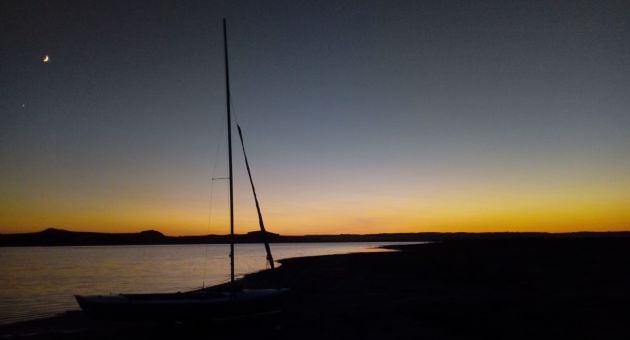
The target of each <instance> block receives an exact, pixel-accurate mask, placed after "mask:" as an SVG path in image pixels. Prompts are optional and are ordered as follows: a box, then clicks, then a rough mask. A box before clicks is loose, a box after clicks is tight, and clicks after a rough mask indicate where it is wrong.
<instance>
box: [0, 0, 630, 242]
mask: <svg viewBox="0 0 630 340" xmlns="http://www.w3.org/2000/svg"><path fill="white" fill-rule="evenodd" d="M224 16H225V17H227V19H228V29H229V37H230V41H229V43H230V53H231V57H230V60H231V77H232V79H231V80H232V94H233V107H234V110H235V112H236V116H237V118H238V120H239V123H240V124H241V126H242V127H243V129H244V132H245V138H246V144H247V146H248V154H249V156H250V163H251V166H252V170H253V174H254V180H255V181H256V184H257V191H258V193H259V196H260V199H261V205H262V209H263V214H264V216H265V219H266V222H267V225H268V229H270V230H271V231H274V232H280V233H283V234H314V233H375V232H409V231H496V230H502V231H504V230H507V231H554V232H556V231H577V230H628V229H630V208H628V207H630V44H629V42H630V5H629V3H628V1H625V0H622V1H575V0H571V1H535V0H528V1H518V2H517V1H514V2H512V1H496V2H493V1H446V0H438V1H296V0H287V1H172V2H165V1H22V0H19V1H18V0H9V1H2V2H1V3H0V39H1V44H0V46H2V47H1V48H0V233H13V232H30V231H37V230H41V229H43V228H46V227H49V226H56V227H59V228H65V229H71V230H86V231H88V230H89V231H112V232H135V231H140V230H144V229H149V228H152V229H157V230H160V231H162V232H164V233H166V234H170V235H183V234H207V233H218V234H223V233H227V232H228V228H227V204H226V202H227V191H226V189H227V183H226V182H225V181H221V180H218V181H214V184H213V185H212V186H211V181H210V178H211V177H212V176H214V177H224V176H225V175H226V174H227V169H226V164H227V162H226V157H227V156H226V142H225V138H226V137H225V128H224V125H225V89H224V75H223V72H224V69H223V61H222V53H223V52H222V36H221V18H222V17H224ZM47 54H48V55H49V56H50V62H49V63H43V62H42V58H43V56H44V55H47ZM235 142H236V139H235ZM235 145H236V146H237V147H240V146H239V144H235ZM235 169H236V170H235V171H236V172H235V186H236V197H235V199H236V216H237V217H236V223H237V224H236V231H237V232H246V231H250V230H255V229H257V228H258V226H257V221H256V215H255V210H254V204H253V199H252V196H251V192H250V190H249V186H248V185H249V184H248V182H247V178H246V173H245V169H244V163H243V161H242V154H241V153H240V150H239V149H235ZM210 206H212V208H210Z"/></svg>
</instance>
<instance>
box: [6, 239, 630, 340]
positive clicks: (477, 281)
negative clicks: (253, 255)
mask: <svg viewBox="0 0 630 340" xmlns="http://www.w3.org/2000/svg"><path fill="white" fill-rule="evenodd" d="M385 248H386V249H392V248H393V249H396V250H400V251H396V252H372V253H353V254H342V255H322V256H312V257H298V258H290V259H285V260H281V263H282V265H281V266H280V267H278V268H277V269H276V270H275V271H273V272H272V271H270V270H264V271H260V272H256V273H252V274H248V275H246V276H245V277H243V278H242V282H243V284H244V285H245V286H246V287H247V288H267V287H274V286H275V287H287V288H290V289H291V291H290V294H289V296H288V301H287V305H286V312H285V313H284V314H283V315H282V317H281V318H280V319H275V320H273V321H271V322H267V321H266V322H264V323H262V324H257V326H255V327H254V326H252V327H246V328H244V329H239V330H238V331H237V332H236V333H234V330H233V327H229V326H225V327H224V326H222V325H217V324H212V327H205V326H204V327H199V325H196V326H195V327H184V326H179V325H172V326H165V325H152V324H147V323H142V324H140V323H120V322H107V321H94V320H89V319H87V318H86V317H85V316H84V315H83V314H81V313H80V312H78V311H70V312H66V313H64V314H61V315H59V316H55V317H52V318H46V319H38V320H30V321H23V322H18V323H13V324H7V325H2V326H0V334H2V335H3V337H5V338H6V337H11V338H29V339H45V338H50V337H55V338H71V339H78V338H85V337H91V338H96V339H107V338H111V337H117V338H122V339H131V338H137V337H138V336H159V335H164V334H172V335H173V336H181V337H183V338H195V337H198V336H200V335H205V334H212V336H213V337H214V338H218V339H224V338H225V339H227V338H232V339H234V338H236V339H241V338H242V339H245V338H251V337H252V336H257V335H259V334H262V335H263V336H266V337H268V338H281V339H293V338H298V337H299V338H302V339H321V338H322V337H340V338H348V339H366V338H367V339H376V338H379V339H382V338H405V337H423V338H427V339H470V338H493V337H494V338H510V339H530V338H544V339H547V338H549V339H554V338H555V339H557V338H572V339H617V338H630V326H626V324H627V320H628V319H630V311H628V309H627V306H628V305H629V304H630V292H628V289H627V288H628V287H629V286H630V267H629V266H628V264H630V254H629V253H630V252H628V251H627V249H630V238H627V237H625V238H618V237H617V238H605V237H604V238H602V237H600V238H540V239H511V240H460V241H444V242H436V243H429V244H420V245H400V246H386V247H385ZM169 332H172V333H169ZM206 332H207V333H206Z"/></svg>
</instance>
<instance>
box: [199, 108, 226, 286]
mask: <svg viewBox="0 0 630 340" xmlns="http://www.w3.org/2000/svg"><path fill="white" fill-rule="evenodd" d="M221 117H222V118H221V122H219V126H223V125H225V124H223V122H224V120H225V119H224V118H225V117H223V116H221ZM225 134H226V131H225V129H221V138H219V142H218V143H217V147H216V149H215V151H214V158H213V159H214V162H212V158H211V162H212V165H211V167H212V170H210V178H211V179H210V199H209V204H208V228H207V232H208V234H210V231H211V229H212V207H213V206H214V205H213V204H212V201H213V197H214V195H213V192H214V191H213V189H214V179H215V177H214V174H215V173H216V170H217V164H218V163H219V161H218V158H219V153H220V152H221V147H222V146H223V145H224V143H225ZM204 248H205V254H204V257H203V275H202V276H201V279H202V286H205V280H206V275H207V266H208V249H209V248H210V245H209V244H208V243H206V246H205V247H204Z"/></svg>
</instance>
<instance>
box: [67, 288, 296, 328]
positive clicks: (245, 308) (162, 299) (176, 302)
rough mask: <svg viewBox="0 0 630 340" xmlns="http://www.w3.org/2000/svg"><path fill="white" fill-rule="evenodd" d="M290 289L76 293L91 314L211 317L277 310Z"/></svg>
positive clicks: (137, 317)
mask: <svg viewBox="0 0 630 340" xmlns="http://www.w3.org/2000/svg"><path fill="white" fill-rule="evenodd" d="M287 291H288V289H255V290H241V291H236V292H207V293H206V292H202V293H199V292H195V293H166V294H120V295H109V296H107V295H105V296H103V295H92V296H81V295H76V296H75V298H76V300H77V302H78V303H79V306H80V307H81V309H82V310H83V311H84V312H85V313H86V314H87V315H89V316H90V317H93V318H96V319H109V320H174V321H184V320H200V319H204V320H208V319H223V318H237V317H247V316H255V315H262V314H270V313H277V312H280V311H281V310H282V306H283V302H284V296H285V295H286V293H287Z"/></svg>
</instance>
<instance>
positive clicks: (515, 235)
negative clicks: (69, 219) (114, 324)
mask: <svg viewBox="0 0 630 340" xmlns="http://www.w3.org/2000/svg"><path fill="white" fill-rule="evenodd" d="M542 237H560V238H562V237H570V238H585V237H586V238H602V237H606V238H611V237H630V232H625V231H623V232H576V233H555V234H550V233H540V232H494V233H466V232H455V233H437V232H420V233H381V234H338V235H302V236H293V235H280V234H276V233H272V232H265V233H263V232H261V231H252V232H249V233H247V234H237V235H234V242H235V243H261V242H263V241H264V239H265V238H266V239H267V240H268V241H269V242H271V243H300V242H425V241H427V242H428V241H431V242H435V241H451V240H490V239H501V240H504V239H530V238H542ZM229 243H230V235H202V236H167V235H164V234H162V233H161V232H159V231H156V230H145V231H142V232H139V233H98V232H81V231H69V230H64V229H57V228H48V229H46V230H43V231H40V232H34V233H19V234H0V247H2V246H5V247H6V246H14V247H18V246H89V245H149V244H229Z"/></svg>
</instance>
